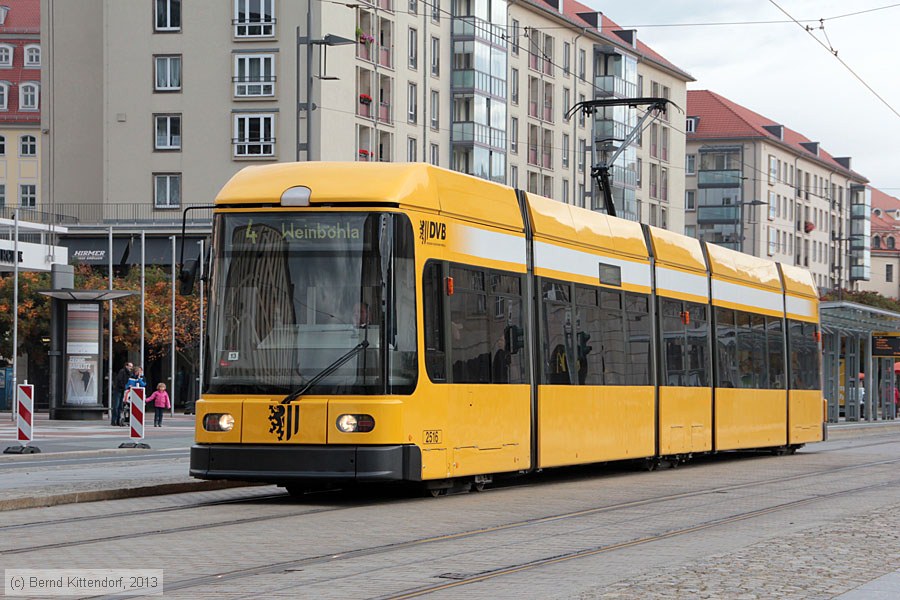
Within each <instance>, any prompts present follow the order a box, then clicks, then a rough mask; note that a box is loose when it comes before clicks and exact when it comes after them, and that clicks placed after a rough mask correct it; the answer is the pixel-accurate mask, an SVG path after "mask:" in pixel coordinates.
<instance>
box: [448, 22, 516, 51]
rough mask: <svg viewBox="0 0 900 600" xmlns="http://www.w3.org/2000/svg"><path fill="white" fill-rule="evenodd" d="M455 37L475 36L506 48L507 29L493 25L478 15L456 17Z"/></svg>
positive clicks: (454, 25)
mask: <svg viewBox="0 0 900 600" xmlns="http://www.w3.org/2000/svg"><path fill="white" fill-rule="evenodd" d="M453 36H454V37H475V38H478V39H481V40H484V41H486V42H488V43H489V44H493V45H494V46H498V47H500V48H506V31H505V29H504V28H503V27H500V26H499V25H493V24H491V23H489V22H487V21H484V20H482V19H479V18H478V17H454V19H453Z"/></svg>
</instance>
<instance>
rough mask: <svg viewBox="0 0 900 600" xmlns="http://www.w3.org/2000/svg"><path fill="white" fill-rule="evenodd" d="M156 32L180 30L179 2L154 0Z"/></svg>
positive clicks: (175, 0) (174, 0)
mask: <svg viewBox="0 0 900 600" xmlns="http://www.w3.org/2000/svg"><path fill="white" fill-rule="evenodd" d="M154 4H155V5H156V23H155V26H154V27H155V29H156V31H179V30H181V0H155V2H154Z"/></svg>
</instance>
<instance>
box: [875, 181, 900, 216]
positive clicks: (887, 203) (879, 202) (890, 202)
mask: <svg viewBox="0 0 900 600" xmlns="http://www.w3.org/2000/svg"><path fill="white" fill-rule="evenodd" d="M869 189H870V190H871V191H872V208H880V209H882V210H897V209H900V198H894V197H893V196H888V195H887V194H885V193H884V192H882V191H881V190H879V189H877V188H873V187H872V186H869Z"/></svg>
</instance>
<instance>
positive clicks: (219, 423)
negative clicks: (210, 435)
mask: <svg viewBox="0 0 900 600" xmlns="http://www.w3.org/2000/svg"><path fill="white" fill-rule="evenodd" d="M203 429H205V430H206V431H231V430H232V429H234V417H233V416H232V415H230V414H228V413H209V414H208V415H206V416H205V417H203Z"/></svg>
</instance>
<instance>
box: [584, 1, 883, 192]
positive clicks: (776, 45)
mask: <svg viewBox="0 0 900 600" xmlns="http://www.w3.org/2000/svg"><path fill="white" fill-rule="evenodd" d="M582 1H584V3H585V4H588V5H590V6H593V7H595V8H597V9H598V10H600V11H602V12H604V13H605V14H606V15H607V16H608V17H609V18H611V19H612V20H613V21H615V22H617V23H618V24H619V25H621V26H623V27H625V28H628V29H632V28H636V29H637V30H638V38H639V39H641V40H642V41H643V42H644V43H646V44H648V45H649V46H650V47H651V48H653V49H654V50H656V51H657V52H659V53H660V54H661V55H663V56H665V57H666V59H667V60H669V61H670V62H672V63H674V64H675V65H677V66H679V67H680V68H681V69H683V70H685V71H687V72H688V73H690V74H691V75H692V76H693V77H694V78H695V79H696V80H697V81H696V82H694V83H689V84H688V89H689V90H691V89H694V90H700V89H708V90H711V91H714V92H716V93H718V94H721V95H722V96H725V97H726V98H728V99H730V100H732V101H734V102H737V103H738V104H741V105H743V106H745V107H747V108H749V109H751V110H753V111H755V112H757V113H759V114H761V115H764V116H766V117H768V118H770V119H772V120H773V121H776V122H779V123H782V124H784V125H785V126H787V127H790V128H791V129H794V130H795V131H798V132H800V133H801V134H803V135H805V136H806V137H808V138H809V139H810V140H812V141H817V142H820V143H821V145H822V148H823V149H824V150H826V151H827V152H829V153H830V154H831V155H832V156H851V157H852V158H853V164H852V166H853V169H854V170H855V171H857V172H858V173H861V174H862V175H864V176H865V177H867V178H868V179H869V180H870V181H871V184H872V185H873V186H874V187H876V188H878V189H881V190H883V191H884V192H886V193H888V194H890V195H892V196H897V197H900V115H898V114H895V112H894V111H897V113H900V51H898V48H900V4H898V3H896V2H891V1H890V0H775V2H776V3H777V5H778V6H780V7H781V8H783V9H784V10H785V11H787V12H788V13H789V14H790V15H791V16H792V17H794V18H795V19H797V20H798V21H801V22H803V24H804V25H810V26H812V27H815V29H814V30H813V31H812V33H813V34H815V36H816V38H817V39H819V40H821V41H822V43H824V44H825V45H826V46H830V47H832V48H834V49H835V50H836V51H837V52H838V58H840V59H841V60H843V61H844V62H845V63H846V64H847V65H848V66H849V67H850V69H852V70H853V72H855V73H856V74H857V75H858V76H859V77H860V78H861V79H862V80H863V81H864V82H865V83H866V84H868V85H869V86H870V87H871V88H872V89H873V90H874V92H875V93H873V92H872V91H869V90H868V89H866V87H865V85H864V84H863V83H862V82H860V81H859V79H857V78H856V77H855V76H854V75H853V74H852V73H851V72H850V70H848V69H847V67H845V66H844V65H842V64H841V63H840V61H838V59H837V58H835V57H834V56H833V55H832V54H830V53H829V51H828V50H827V49H826V48H823V47H822V46H821V45H820V44H819V43H817V42H816V40H814V39H813V38H812V37H811V36H810V34H809V33H807V32H806V31H804V29H802V28H801V27H800V26H798V25H797V24H796V23H794V22H790V21H789V17H787V16H786V15H785V14H784V13H783V12H781V11H780V10H779V9H778V7H777V6H776V5H775V4H773V3H772V2H771V1H770V0H665V1H663V0H582ZM895 4H896V6H894V5H895ZM885 7H890V8H885ZM872 9H880V10H872ZM862 11H870V12H862ZM857 12H862V14H857V15H852V16H842V15H849V14H850V13H857ZM819 19H825V22H824V25H825V29H824V32H823V31H822V30H821V29H819V27H820V23H819ZM748 21H750V22H752V21H788V22H786V23H769V24H752V25H751V24H730V25H701V24H704V23H722V22H727V23H739V22H748ZM806 21H814V22H806ZM675 24H685V25H684V26H678V27H674V26H669V27H659V26H656V25H675ZM826 35H827V38H826ZM876 93H877V96H876ZM878 96H880V97H881V98H883V99H884V102H882V101H881V100H879V98H878ZM885 103H886V104H885Z"/></svg>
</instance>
